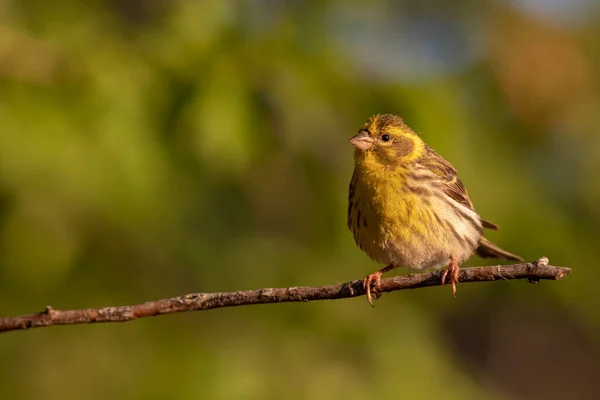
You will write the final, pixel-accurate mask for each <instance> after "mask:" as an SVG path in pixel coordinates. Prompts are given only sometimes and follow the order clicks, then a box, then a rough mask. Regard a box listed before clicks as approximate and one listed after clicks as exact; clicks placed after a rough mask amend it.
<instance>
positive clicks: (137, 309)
mask: <svg viewBox="0 0 600 400" xmlns="http://www.w3.org/2000/svg"><path fill="white" fill-rule="evenodd" d="M569 273H571V269H570V268H565V267H553V266H550V265H548V259H547V258H545V257H542V258H540V259H539V260H537V261H534V262H531V263H523V264H515V265H502V266H501V265H496V266H487V267H473V268H465V269H461V270H460V273H459V281H460V282H461V283H468V282H483V281H495V280H511V279H527V280H528V281H530V282H533V283H538V282H539V281H540V280H541V279H550V280H559V279H563V278H565V277H566V276H567V275H569ZM441 274H442V271H435V272H424V273H421V274H411V275H406V276H395V277H392V278H387V279H382V280H381V282H380V288H381V292H393V291H396V290H405V289H417V288H422V287H429V286H441V285H442V283H441ZM364 294H365V291H364V289H363V284H362V280H356V281H350V282H346V283H339V284H336V285H329V286H315V287H308V286H297V287H290V288H274V289H257V290H245V291H238V292H220V293H192V294H186V295H183V296H178V297H173V298H170V299H162V300H156V301H149V302H146V303H143V304H135V305H131V306H117V307H104V308H88V309H83V310H67V311H61V310H55V309H53V308H52V307H50V306H47V307H46V310H45V311H43V312H41V313H38V314H29V315H20V316H15V317H6V318H0V332H8V331H14V330H19V329H30V328H41V327H45V326H51V325H75V324H91V323H95V322H125V321H131V320H134V319H138V318H144V317H152V316H155V315H161V314H172V313H177V312H184V311H197V310H210V309H213V308H222V307H233V306H242V305H250V304H267V303H291V302H305V301H313V300H335V299H344V298H349V297H358V296H362V295H364Z"/></svg>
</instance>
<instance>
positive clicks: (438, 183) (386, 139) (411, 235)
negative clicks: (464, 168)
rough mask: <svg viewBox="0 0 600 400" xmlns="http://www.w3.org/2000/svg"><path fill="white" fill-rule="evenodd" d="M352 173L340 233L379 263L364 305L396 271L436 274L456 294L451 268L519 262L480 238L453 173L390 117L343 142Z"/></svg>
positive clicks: (378, 118) (477, 221)
mask: <svg viewBox="0 0 600 400" xmlns="http://www.w3.org/2000/svg"><path fill="white" fill-rule="evenodd" d="M350 143H351V144H352V145H353V146H354V148H355V150H354V171H353V174H352V179H351V180H350V187H349V193H348V228H349V229H350V231H351V232H352V234H353V235H354V240H355V242H356V244H357V245H358V247H360V249H361V250H362V251H364V252H365V253H366V254H367V255H368V256H369V257H370V258H371V259H372V260H374V261H376V262H378V263H381V264H386V265H387V266H386V267H385V268H382V269H380V270H378V271H376V272H374V273H372V274H370V275H368V276H367V277H365V278H364V280H363V287H364V290H365V293H366V295H367V299H368V301H369V304H370V305H371V306H373V293H378V292H379V291H380V287H379V282H380V280H381V275H383V274H384V273H386V272H388V271H390V270H392V269H394V268H397V267H405V268H408V269H412V270H429V269H440V268H442V267H445V266H447V269H446V270H445V271H444V272H443V274H442V277H441V279H442V285H445V284H446V282H447V278H449V280H450V283H451V285H452V295H453V296H456V284H457V283H458V272H459V265H460V264H462V263H463V262H465V261H466V260H467V259H468V258H470V257H471V256H472V255H474V254H475V253H477V254H478V255H479V256H480V257H484V258H499V259H504V260H514V261H523V259H522V258H521V257H519V256H518V255H515V254H512V253H509V252H508V251H505V250H503V249H501V248H500V247H498V246H497V245H495V244H494V243H492V242H491V241H489V240H488V239H486V238H485V237H483V228H487V229H491V230H498V229H499V228H498V226H497V225H496V224H494V223H491V222H489V221H486V220H484V219H482V218H481V217H480V216H479V214H478V213H477V212H476V211H475V208H474V206H473V202H472V201H471V199H470V198H469V195H468V194H467V190H466V189H465V186H464V185H463V183H462V182H461V180H460V178H459V177H458V174H457V171H456V169H455V168H454V167H453V166H452V164H450V162H448V161H447V160H446V159H444V158H443V157H442V156H441V155H439V154H438V153H436V152H435V151H434V150H433V149H432V148H431V147H429V146H428V145H427V144H425V142H424V141H423V139H421V137H420V136H419V135H418V134H417V133H415V132H414V131H413V130H412V129H411V128H409V127H408V126H407V125H406V124H405V123H404V121H403V120H402V118H400V117H398V116H396V115H393V114H376V115H373V116H372V117H370V118H369V119H368V120H367V122H366V123H365V124H364V125H363V126H362V127H361V128H360V129H359V131H358V133H357V134H356V135H355V136H353V137H352V138H351V139H350Z"/></svg>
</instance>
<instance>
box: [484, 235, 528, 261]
mask: <svg viewBox="0 0 600 400" xmlns="http://www.w3.org/2000/svg"><path fill="white" fill-rule="evenodd" d="M477 254H478V255H479V257H483V258H500V259H503V260H513V261H524V260H523V259H522V258H521V257H519V256H518V255H516V254H512V253H509V252H508V251H506V250H502V249H501V248H500V247H498V246H496V245H495V244H494V243H492V242H490V241H489V240H487V239H486V238H484V237H482V238H481V240H480V241H479V247H478V248H477Z"/></svg>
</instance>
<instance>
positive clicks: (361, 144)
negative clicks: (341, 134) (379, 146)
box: [350, 131, 375, 151]
mask: <svg viewBox="0 0 600 400" xmlns="http://www.w3.org/2000/svg"><path fill="white" fill-rule="evenodd" d="M374 143H375V139H373V138H372V137H371V136H369V133H368V132H367V131H360V132H358V133H357V134H356V135H354V136H352V139H350V144H352V146H354V147H356V148H357V149H358V150H363V151H364V150H369V149H370V148H371V147H373V144H374Z"/></svg>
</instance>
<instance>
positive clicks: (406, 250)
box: [359, 197, 481, 269]
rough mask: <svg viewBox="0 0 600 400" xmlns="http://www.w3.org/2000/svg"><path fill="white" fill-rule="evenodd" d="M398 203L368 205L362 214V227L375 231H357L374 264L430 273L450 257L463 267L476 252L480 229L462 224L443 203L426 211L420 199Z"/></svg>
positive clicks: (433, 202)
mask: <svg viewBox="0 0 600 400" xmlns="http://www.w3.org/2000/svg"><path fill="white" fill-rule="evenodd" d="M397 199H398V198H397ZM398 201H399V202H402V204H401V205H398V204H395V205H387V207H379V208H378V207H377V204H371V209H370V210H368V211H367V212H366V213H365V216H364V218H365V222H366V224H364V225H366V226H373V227H377V228H378V229H366V228H364V226H363V227H362V228H359V235H360V238H361V247H362V248H363V250H364V251H365V252H366V253H367V254H368V255H369V257H370V258H372V259H373V260H375V261H378V262H381V263H384V264H387V265H389V264H392V265H394V266H398V267H407V268H411V269H429V268H440V267H443V266H445V265H447V264H448V262H449V261H450V258H451V257H453V258H454V259H455V260H456V261H457V262H458V263H462V262H464V261H465V260H466V259H467V258H469V257H470V256H471V255H472V254H473V253H474V252H475V249H476V247H477V244H478V243H479V239H480V237H481V228H480V227H477V226H473V225H470V224H468V223H465V221H464V220H463V219H461V218H460V216H459V215H457V214H456V213H455V212H453V211H452V210H450V209H449V208H448V206H447V205H446V204H445V203H443V202H442V201H439V204H438V203H435V200H431V201H430V204H429V205H428V206H426V207H425V206H424V205H423V204H421V203H420V200H419V199H410V198H406V197H405V198H400V199H398ZM475 215H476V214H475ZM477 218H478V217H477Z"/></svg>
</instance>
